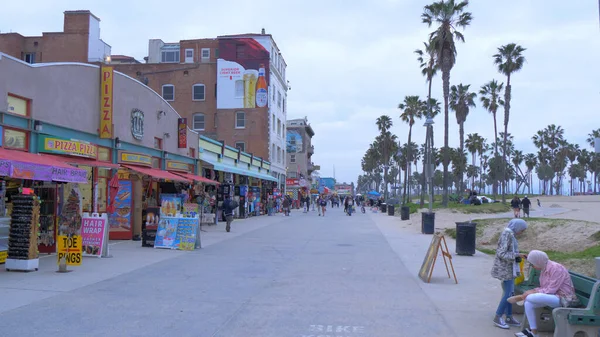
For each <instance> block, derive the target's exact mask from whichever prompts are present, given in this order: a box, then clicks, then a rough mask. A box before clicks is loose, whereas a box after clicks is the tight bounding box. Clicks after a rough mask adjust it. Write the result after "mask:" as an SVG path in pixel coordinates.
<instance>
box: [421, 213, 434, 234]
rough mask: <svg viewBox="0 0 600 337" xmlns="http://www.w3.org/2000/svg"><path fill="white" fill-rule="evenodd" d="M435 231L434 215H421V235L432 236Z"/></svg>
mask: <svg viewBox="0 0 600 337" xmlns="http://www.w3.org/2000/svg"><path fill="white" fill-rule="evenodd" d="M434 231H435V213H434V212H431V213H429V212H424V213H421V233H422V234H433V232H434Z"/></svg>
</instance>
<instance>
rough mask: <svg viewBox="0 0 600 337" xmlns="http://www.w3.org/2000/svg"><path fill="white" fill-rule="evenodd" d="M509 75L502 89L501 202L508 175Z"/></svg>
mask: <svg viewBox="0 0 600 337" xmlns="http://www.w3.org/2000/svg"><path fill="white" fill-rule="evenodd" d="M510 89H511V88H510V75H508V76H507V79H506V90H505V91H504V150H503V151H504V153H503V154H502V155H503V157H504V167H503V168H502V171H503V172H504V174H503V175H504V177H503V179H502V186H503V187H502V202H503V203H506V191H505V190H506V179H507V177H508V175H507V173H508V172H506V166H507V161H506V140H507V138H508V137H507V136H508V120H509V117H510Z"/></svg>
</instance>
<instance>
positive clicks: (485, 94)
mask: <svg viewBox="0 0 600 337" xmlns="http://www.w3.org/2000/svg"><path fill="white" fill-rule="evenodd" d="M503 88H504V83H498V82H497V81H496V80H491V81H490V82H489V83H486V84H484V85H482V86H481V89H480V90H479V100H481V104H482V105H483V107H484V108H485V109H486V110H487V111H488V112H489V113H491V114H492V117H493V118H494V139H497V138H498V124H497V122H496V113H497V112H498V108H499V107H500V106H502V105H504V100H503V99H502V96H501V95H500V94H501V92H502V89H503ZM495 150H496V152H495V154H496V155H498V145H497V144H496V149H495Z"/></svg>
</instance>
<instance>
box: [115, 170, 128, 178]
mask: <svg viewBox="0 0 600 337" xmlns="http://www.w3.org/2000/svg"><path fill="white" fill-rule="evenodd" d="M117 175H118V176H119V180H129V176H130V172H129V171H127V170H124V169H119V170H118V171H117Z"/></svg>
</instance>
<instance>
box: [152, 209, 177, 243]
mask: <svg viewBox="0 0 600 337" xmlns="http://www.w3.org/2000/svg"><path fill="white" fill-rule="evenodd" d="M178 225H179V218H171V217H164V216H163V217H161V218H160V221H159V222H158V228H157V230H156V239H155V241H154V248H167V249H177V245H178V242H177V227H178Z"/></svg>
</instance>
